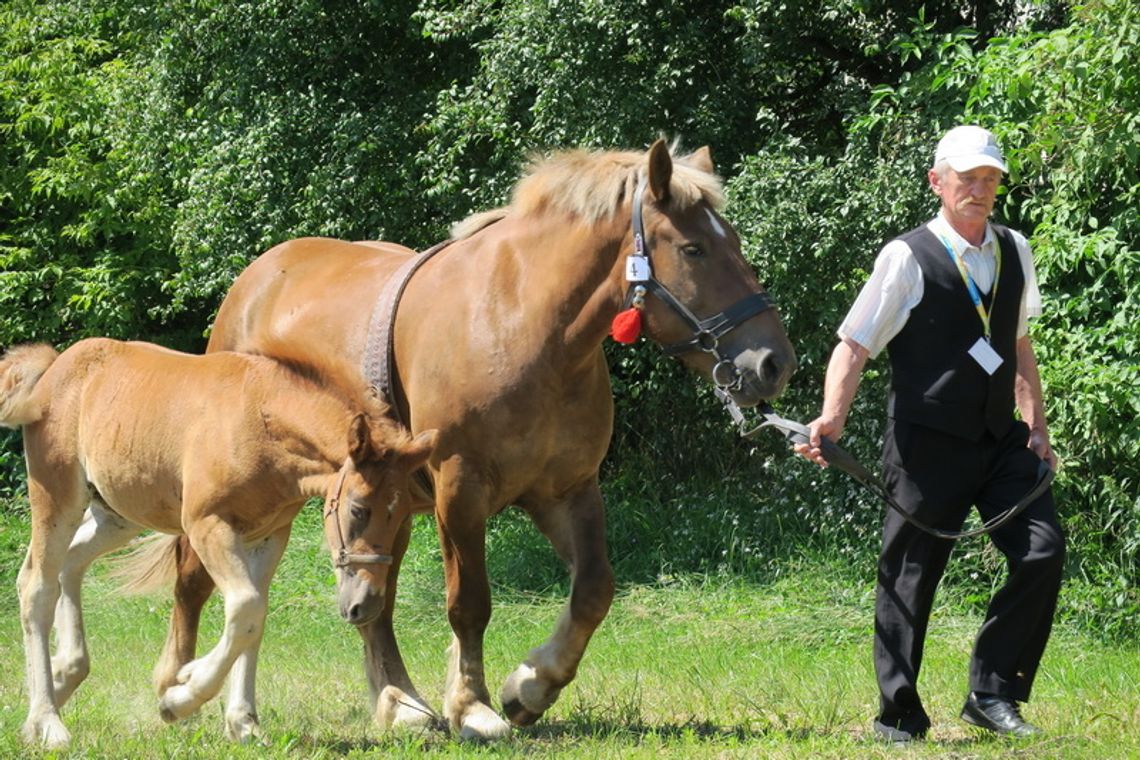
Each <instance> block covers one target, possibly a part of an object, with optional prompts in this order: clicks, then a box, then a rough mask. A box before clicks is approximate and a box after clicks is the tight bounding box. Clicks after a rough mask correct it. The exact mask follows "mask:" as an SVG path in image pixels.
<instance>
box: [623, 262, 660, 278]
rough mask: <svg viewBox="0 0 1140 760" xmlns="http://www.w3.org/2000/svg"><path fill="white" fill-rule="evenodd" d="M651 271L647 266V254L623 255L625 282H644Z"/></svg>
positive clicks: (650, 274)
mask: <svg viewBox="0 0 1140 760" xmlns="http://www.w3.org/2000/svg"><path fill="white" fill-rule="evenodd" d="M652 274H653V273H652V271H651V270H650V268H649V257H648V256H626V257H625V279H626V282H645V281H647V280H648V279H649V278H650V276H652Z"/></svg>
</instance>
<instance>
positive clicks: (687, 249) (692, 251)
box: [681, 243, 705, 257]
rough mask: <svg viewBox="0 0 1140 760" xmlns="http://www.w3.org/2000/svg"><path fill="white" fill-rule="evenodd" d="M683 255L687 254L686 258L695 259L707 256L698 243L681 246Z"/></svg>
mask: <svg viewBox="0 0 1140 760" xmlns="http://www.w3.org/2000/svg"><path fill="white" fill-rule="evenodd" d="M681 253H683V254H685V255H686V256H693V257H696V256H704V255H705V252H704V251H702V250H701V247H700V246H699V245H697V244H696V243H686V244H685V245H683V246H681Z"/></svg>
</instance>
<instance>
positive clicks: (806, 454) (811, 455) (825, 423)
mask: <svg viewBox="0 0 1140 760" xmlns="http://www.w3.org/2000/svg"><path fill="white" fill-rule="evenodd" d="M808 430H809V431H811V435H810V436H809V439H810V443H807V444H804V443H797V444H796V445H795V446H793V447H792V449H793V450H794V451H795V452H796V453H797V454H799V455H800V456H801V457H803V458H804V459H807V460H809V461H812V462H815V463H816V464H818V465H819V466H820V467H827V460H826V459H824V458H823V451H822V449H821V448H820V437H821V436H827V437H828V438H830V439H831V440H832V441H833V442H834V441H838V440H839V436H841V435H843V424H842V423H841V422H839V421H837V420H835V419H833V418H830V417H817V418H815V419H814V420H812V421H811V422H809V423H808Z"/></svg>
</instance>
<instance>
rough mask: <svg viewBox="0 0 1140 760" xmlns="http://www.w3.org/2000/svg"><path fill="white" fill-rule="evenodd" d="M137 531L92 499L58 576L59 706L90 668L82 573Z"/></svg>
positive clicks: (55, 666)
mask: <svg viewBox="0 0 1140 760" xmlns="http://www.w3.org/2000/svg"><path fill="white" fill-rule="evenodd" d="M138 532H139V528H138V526H137V525H133V524H131V523H129V522H127V521H125V520H123V519H122V518H121V517H119V516H118V515H116V514H114V513H113V512H110V511H108V510H107V509H105V508H104V507H102V506H101V505H100V504H98V503H96V502H93V503H92V504H91V505H90V506H89V507H88V509H87V512H86V514H85V515H84V518H83V523H82V524H81V525H80V526H79V530H77V531H76V532H75V536H74V538H72V540H71V546H70V547H69V548H68V550H67V556H66V558H65V559H64V563H63V570H62V571H61V572H60V575H59V585H60V591H61V593H60V596H59V601H58V603H57V604H56V608H55V634H56V653H55V656H54V657H52V658H51V669H52V680H53V684H54V687H55V703H56V706H57V707H63V705H64V704H65V703H66V702H67V700H68V699H69V698H70V697H71V695H72V694H73V693H74V692H75V689H76V688H77V687H78V686H79V684H81V683H82V682H83V679H85V678H87V674H88V673H89V672H90V670H91V660H90V657H89V656H88V653H87V636H86V633H85V631H84V627H83V606H82V597H81V593H82V586H83V576H84V575H85V574H86V572H87V568H88V567H90V566H91V563H92V562H94V561H95V560H96V559H98V558H99V557H101V556H103V555H104V554H106V553H107V552H110V551H114V550H115V549H118V548H119V547H121V546H124V545H126V543H127V542H128V541H130V540H131V539H132V538H133V537H134V536H136V535H137V534H138Z"/></svg>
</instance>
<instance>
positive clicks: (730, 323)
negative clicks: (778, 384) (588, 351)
mask: <svg viewBox="0 0 1140 760" xmlns="http://www.w3.org/2000/svg"><path fill="white" fill-rule="evenodd" d="M645 185H646V179H645V177H644V176H643V177H642V178H641V179H640V181H639V182H638V183H637V189H636V190H634V193H633V219H632V225H633V253H632V254H631V255H630V256H629V257H628V258H629V259H630V261H627V265H626V279H627V280H628V281H629V289H628V290H627V291H626V296H625V308H628V307H630V306H634V307H637V308H641V307H642V305H643V304H644V303H645V295H646V293H647V292H650V293H652V294H653V295H655V296H657V297H658V298H660V299H661V300H662V301H663V302H664V303H665V305H666V306H668V307H669V308H670V309H672V310H673V312H674V313H675V314H676V315H677V316H679V317H680V318H681V320H682V321H683V322H684V323H685V324H686V325H688V327H689V329H690V330H692V332H693V334H692V335H691V336H690V337H689V338H688V339H686V340H682V341H679V342H677V343H670V344H669V345H667V346H662V347H661V349H662V350H663V351H664V352H665V353H666V354H667V355H669V356H679V355H681V354H685V353H688V352H690V351H704V352H705V353H709V354H712V355H713V358H715V359H716V364H715V365H714V366H713V370H712V379H713V382H714V383H715V384H716V387H717V388H720V389H722V390H724V391H734V390H739V389H740V385H741V382H742V380H743V378H742V377H741V376H740V373H739V371H737V369H736V365H735V364H734V363H733V361H732V358H730V357H727V356H725V355H724V354H722V353H721V351H720V346H719V343H720V339H721V338H723V337H724V336H725V335H727V334H728V333H730V332H732V331H733V330H735V329H736V328H737V327H740V325H741V324H743V323H744V322H746V321H747V320H749V319H751V318H752V317H754V316H756V315H757V314H760V313H761V312H764V311H767V310H768V309H771V308H772V307H773V306H774V304H773V303H772V299H771V298H770V297H769V296H768V294H767V293H764V292H760V293H752V294H750V295H747V296H745V297H744V298H742V299H740V300H739V301H737V302H736V303H734V304H732V305H731V306H729V307H728V308H727V309H725V310H724V311H722V312H720V313H719V314H714V315H713V316H711V317H709V318H708V319H699V318H698V317H697V316H696V315H694V314H693V312H691V311H689V309H688V308H686V306H685V305H684V304H683V303H681V302H680V301H679V300H678V299H677V297H676V296H674V295H673V294H672V293H670V292H669V289H668V288H666V287H665V286H664V285H662V284H661V282H660V281H659V280H658V279H657V278H656V277H654V276H653V266H652V263H651V262H650V258H649V255H650V253H651V250H650V247H649V241H648V238H647V237H646V235H645V224H644V222H643V220H642V214H643V211H642V197H643V196H644V194H645Z"/></svg>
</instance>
